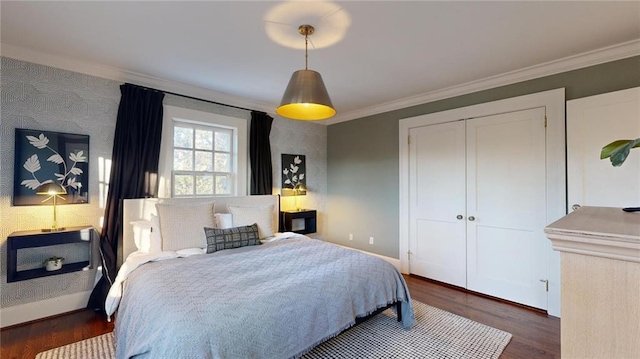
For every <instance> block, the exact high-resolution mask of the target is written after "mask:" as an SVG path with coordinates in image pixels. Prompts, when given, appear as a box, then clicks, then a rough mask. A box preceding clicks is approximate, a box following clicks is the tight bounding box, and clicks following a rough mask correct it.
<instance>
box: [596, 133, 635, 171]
mask: <svg viewBox="0 0 640 359" xmlns="http://www.w3.org/2000/svg"><path fill="white" fill-rule="evenodd" d="M635 147H640V138H636V139H635V140H618V141H614V142H611V143H610V144H608V145H606V146H604V147H603V148H602V151H601V152H600V159H605V158H607V157H609V159H610V160H611V164H612V165H613V166H614V167H619V166H621V165H622V164H623V163H624V161H625V160H626V159H627V156H629V152H630V151H631V149H632V148H635Z"/></svg>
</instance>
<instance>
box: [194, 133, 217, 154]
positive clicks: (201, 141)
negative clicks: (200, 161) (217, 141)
mask: <svg viewBox="0 0 640 359" xmlns="http://www.w3.org/2000/svg"><path fill="white" fill-rule="evenodd" d="M196 148H197V149H199V150H209V151H211V150H213V131H207V130H196Z"/></svg>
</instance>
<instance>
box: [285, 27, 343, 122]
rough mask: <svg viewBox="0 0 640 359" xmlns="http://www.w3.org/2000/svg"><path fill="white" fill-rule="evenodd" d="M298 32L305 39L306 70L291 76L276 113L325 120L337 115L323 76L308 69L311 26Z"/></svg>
mask: <svg viewBox="0 0 640 359" xmlns="http://www.w3.org/2000/svg"><path fill="white" fill-rule="evenodd" d="M298 32H299V33H300V34H301V35H304V39H305V69H304V70H298V71H296V72H294V73H293V75H291V80H289V85H287V89H286V90H285V91H284V95H283V96H282V101H280V106H278V108H277V109H276V113H277V114H278V115H280V116H282V117H286V118H290V119H293V120H309V121H315V120H325V119H327V118H330V117H332V116H333V115H335V114H336V110H335V109H334V108H333V104H332V103H331V99H330V98H329V93H328V92H327V88H326V87H325V86H324V81H322V76H320V74H319V73H318V72H316V71H313V70H309V69H307V64H306V59H307V58H308V54H307V44H308V36H309V35H311V34H313V32H314V29H313V26H311V25H301V26H300V27H299V28H298Z"/></svg>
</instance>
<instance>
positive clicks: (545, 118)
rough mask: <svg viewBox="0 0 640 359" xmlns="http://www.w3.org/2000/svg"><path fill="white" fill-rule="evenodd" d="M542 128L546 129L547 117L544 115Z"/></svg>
mask: <svg viewBox="0 0 640 359" xmlns="http://www.w3.org/2000/svg"><path fill="white" fill-rule="evenodd" d="M544 128H547V115H544Z"/></svg>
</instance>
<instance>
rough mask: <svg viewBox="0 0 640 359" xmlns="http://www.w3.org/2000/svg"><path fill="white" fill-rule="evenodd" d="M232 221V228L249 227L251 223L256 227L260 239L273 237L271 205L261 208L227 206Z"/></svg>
mask: <svg viewBox="0 0 640 359" xmlns="http://www.w3.org/2000/svg"><path fill="white" fill-rule="evenodd" d="M227 207H228V208H229V213H231V217H232V220H233V226H234V227H239V226H249V225H251V224H253V223H255V224H257V225H258V234H259V235H260V239H264V238H267V237H272V236H273V232H274V230H273V205H272V204H268V205H262V206H252V207H247V206H235V205H227Z"/></svg>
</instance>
